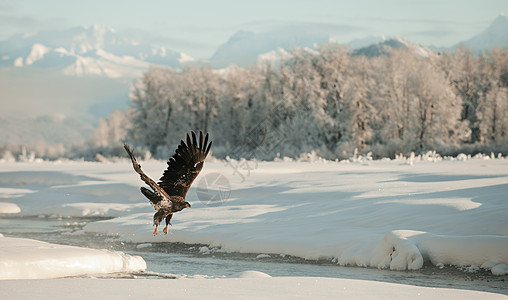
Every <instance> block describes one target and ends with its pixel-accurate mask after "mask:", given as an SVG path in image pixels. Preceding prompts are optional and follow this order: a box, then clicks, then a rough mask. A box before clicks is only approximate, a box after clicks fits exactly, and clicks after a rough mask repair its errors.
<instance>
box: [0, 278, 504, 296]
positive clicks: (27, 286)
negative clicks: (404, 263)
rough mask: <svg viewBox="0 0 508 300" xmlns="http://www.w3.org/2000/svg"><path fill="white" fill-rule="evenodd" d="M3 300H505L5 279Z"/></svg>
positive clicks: (298, 284) (441, 291)
mask: <svg viewBox="0 0 508 300" xmlns="http://www.w3.org/2000/svg"><path fill="white" fill-rule="evenodd" d="M0 294H1V295H2V296H3V297H4V298H7V299H33V298H41V299H53V300H59V299H69V297H70V296H69V295H72V297H71V298H72V299H77V300H78V299H104V298H106V297H107V299H111V300H113V299H119V300H125V299H168V298H171V299H221V300H222V299H380V300H384V299H390V300H391V299H419V300H421V299H430V300H434V299H449V300H454V299H457V300H459V299H460V300H462V299H481V300H485V299H506V296H504V295H500V294H494V293H487V292H478V291H470V290H456V289H446V288H430V287H420V286H409V285H402V284H394V283H384V282H376V281H363V280H353V279H339V278H319V277H265V278H262V277H254V278H224V279H167V280H153V279H152V280H151V279H145V280H144V279H138V280H132V279H86V278H66V279H47V280H7V281H3V282H2V284H1V285H0Z"/></svg>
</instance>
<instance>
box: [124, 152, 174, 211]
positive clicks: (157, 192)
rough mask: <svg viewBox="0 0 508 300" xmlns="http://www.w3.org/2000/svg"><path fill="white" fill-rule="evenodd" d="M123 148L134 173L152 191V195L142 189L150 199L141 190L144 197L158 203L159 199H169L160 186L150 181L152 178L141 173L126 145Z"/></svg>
mask: <svg viewBox="0 0 508 300" xmlns="http://www.w3.org/2000/svg"><path fill="white" fill-rule="evenodd" d="M123 147H124V149H125V151H127V153H128V154H129V156H130V158H131V161H132V166H133V167H134V171H136V173H138V174H139V177H141V180H143V181H144V182H145V183H146V184H148V186H150V187H151V188H152V189H153V191H154V192H153V193H152V192H151V191H148V190H147V189H144V190H146V191H148V192H150V193H151V194H150V197H149V196H148V195H146V194H145V192H144V190H143V189H141V191H142V192H144V193H143V194H145V196H147V197H148V198H149V199H150V201H152V200H155V199H158V200H159V201H160V199H161V198H163V197H165V198H169V197H167V195H165V194H164V193H165V191H164V190H163V189H162V188H161V187H160V186H158V185H157V183H155V181H153V180H152V178H150V177H148V175H146V174H145V172H143V170H141V166H140V165H139V164H138V162H137V160H136V157H134V154H132V151H131V150H130V149H129V146H128V145H127V144H124V145H123ZM152 198H153V199H152Z"/></svg>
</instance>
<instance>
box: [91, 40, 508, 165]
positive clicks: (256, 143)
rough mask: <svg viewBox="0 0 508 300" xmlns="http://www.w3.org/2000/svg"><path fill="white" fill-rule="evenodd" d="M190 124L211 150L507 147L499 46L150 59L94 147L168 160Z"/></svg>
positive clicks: (282, 153) (380, 151)
mask: <svg viewBox="0 0 508 300" xmlns="http://www.w3.org/2000/svg"><path fill="white" fill-rule="evenodd" d="M189 130H203V131H206V132H209V133H210V135H211V136H212V138H213V141H214V149H213V155H214V156H216V157H219V158H225V157H228V156H229V157H231V158H256V159H265V160H270V159H274V158H276V157H291V158H298V157H300V156H301V155H305V154H306V153H315V154H316V155H318V156H319V157H323V158H326V159H343V158H348V157H351V156H352V155H353V154H354V153H361V154H367V153H369V152H370V153H371V154H370V155H372V156H373V157H374V158H380V157H394V156H395V155H398V154H404V155H409V154H410V153H411V152H414V153H422V152H425V151H429V150H435V151H437V152H438V153H440V154H441V155H457V154H458V153H470V154H474V153H478V152H484V153H490V152H496V153H503V154H504V155H506V154H507V153H508V49H493V50H492V51H489V52H486V53H484V54H482V55H479V56H475V55H473V54H472V53H471V52H470V51H468V50H467V49H465V48H458V49H457V50H456V51H455V52H454V53H434V54H431V55H422V54H419V53H416V52H415V51H412V50H410V49H393V50H392V51H391V53H390V54H389V55H382V56H378V57H367V56H364V55H352V53H351V52H350V51H349V50H348V49H347V48H345V47H342V46H339V45H335V44H326V45H321V46H319V47H317V50H310V49H302V48H295V49H293V50H291V51H289V52H288V53H287V54H286V55H285V56H284V57H283V59H281V60H280V61H278V62H275V63H274V62H271V63H268V62H264V63H258V64H257V65H254V66H252V67H249V68H241V67H230V68H227V69H222V70H213V69H211V68H209V67H207V66H202V65H199V66H196V65H190V66H188V67H187V68H185V69H183V70H172V69H169V68H163V67H152V68H151V69H150V70H149V71H147V72H146V73H145V74H144V76H143V78H141V79H140V80H139V82H137V83H136V84H133V86H132V90H131V93H130V107H129V108H128V109H127V110H126V111H118V110H117V111H114V112H113V113H112V114H111V115H110V116H109V117H107V118H106V119H104V120H102V121H101V122H100V124H99V127H98V129H97V134H96V138H95V141H94V145H93V146H94V147H95V148H96V149H97V151H99V152H102V153H105V154H108V155H111V154H118V155H120V154H121V144H122V142H124V141H125V142H128V143H132V144H134V145H135V146H136V147H141V148H143V149H146V150H147V151H149V152H150V153H151V155H153V156H154V157H158V158H166V157H167V156H168V155H171V154H172V151H173V150H174V148H175V147H176V145H177V144H178V142H179V140H180V139H181V138H183V137H184V135H185V132H187V131H189Z"/></svg>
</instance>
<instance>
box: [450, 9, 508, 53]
mask: <svg viewBox="0 0 508 300" xmlns="http://www.w3.org/2000/svg"><path fill="white" fill-rule="evenodd" d="M459 45H463V46H466V47H468V48H471V50H473V52H474V53H481V52H483V51H485V50H488V49H492V48H494V47H502V48H504V47H508V16H506V15H504V14H501V15H499V16H498V17H497V18H496V19H495V20H494V22H492V23H491V24H490V26H489V27H488V28H487V29H485V30H484V31H482V32H480V33H479V34H477V35H475V36H473V37H472V38H470V39H468V40H466V41H463V42H460V43H459V44H457V45H455V46H454V47H452V50H455V49H456V48H457V47H458V46H459Z"/></svg>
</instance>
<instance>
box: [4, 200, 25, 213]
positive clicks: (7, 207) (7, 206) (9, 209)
mask: <svg viewBox="0 0 508 300" xmlns="http://www.w3.org/2000/svg"><path fill="white" fill-rule="evenodd" d="M20 211H21V209H20V208H19V206H17V205H16V204H14V203H9V202H0V214H17V213H19V212H20Z"/></svg>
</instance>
